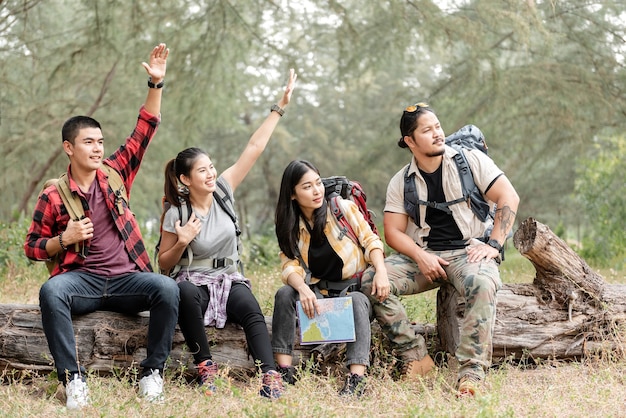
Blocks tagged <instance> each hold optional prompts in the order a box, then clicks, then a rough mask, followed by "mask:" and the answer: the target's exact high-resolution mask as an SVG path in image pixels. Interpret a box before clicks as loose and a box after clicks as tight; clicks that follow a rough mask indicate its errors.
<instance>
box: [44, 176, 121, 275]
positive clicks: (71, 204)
mask: <svg viewBox="0 0 626 418" xmlns="http://www.w3.org/2000/svg"><path fill="white" fill-rule="evenodd" d="M102 171H104V172H105V173H106V174H107V175H108V176H109V179H108V181H109V187H110V188H111V190H113V193H115V201H116V204H117V207H118V210H120V211H122V210H123V209H122V208H123V206H122V200H123V201H124V202H126V205H127V206H128V193H127V192H126V186H124V180H123V179H122V177H121V176H120V174H119V173H118V172H117V171H115V170H114V169H113V168H111V167H109V166H108V165H106V164H102ZM51 185H55V186H56V188H57V191H58V192H59V196H61V200H62V201H63V205H64V206H65V209H66V210H67V213H68V215H69V216H70V219H72V220H74V221H78V220H80V219H83V218H84V217H85V211H84V209H83V203H82V201H81V199H80V197H79V196H78V195H77V194H75V193H72V191H71V190H70V181H69V178H68V177H67V173H63V174H61V176H60V177H59V178H53V179H49V180H47V181H46V182H45V183H44V190H45V189H46V188H48V187H49V186H51ZM42 191H43V190H42ZM74 251H76V252H79V251H80V243H78V242H77V243H75V244H74ZM57 264H59V254H56V255H55V256H54V257H52V258H50V259H48V260H46V267H48V272H50V273H52V271H53V270H54V268H55V267H56V265H57Z"/></svg>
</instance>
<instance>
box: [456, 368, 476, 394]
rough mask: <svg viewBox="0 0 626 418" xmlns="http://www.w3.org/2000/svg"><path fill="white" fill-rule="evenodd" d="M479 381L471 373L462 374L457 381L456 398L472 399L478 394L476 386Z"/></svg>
mask: <svg viewBox="0 0 626 418" xmlns="http://www.w3.org/2000/svg"><path fill="white" fill-rule="evenodd" d="M480 381H481V379H480V378H479V377H478V376H476V375H474V374H471V373H467V374H464V375H463V376H461V378H460V379H459V383H458V393H457V395H456V397H457V398H473V397H475V396H477V394H478V385H479V384H480Z"/></svg>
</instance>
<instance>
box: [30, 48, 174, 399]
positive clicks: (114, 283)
mask: <svg viewBox="0 0 626 418" xmlns="http://www.w3.org/2000/svg"><path fill="white" fill-rule="evenodd" d="M168 55H169V50H168V49H167V48H166V46H165V44H160V45H157V46H156V47H154V49H153V50H152V52H151V54H150V59H149V63H145V62H144V63H143V64H142V65H143V66H144V68H145V69H146V71H147V73H148V75H149V76H150V78H149V80H148V87H149V88H148V95H147V98H146V101H145V104H144V105H143V106H142V107H141V109H140V111H139V117H138V120H137V125H136V126H135V129H134V130H133V132H132V134H131V135H130V137H128V138H127V139H126V142H125V143H124V144H123V145H122V146H120V147H119V148H118V149H117V150H116V151H115V152H114V153H113V154H112V155H111V156H110V157H108V158H104V137H103V135H102V130H101V127H100V124H99V123H98V122H97V121H96V120H94V119H92V118H90V117H87V116H74V117H72V118H70V119H68V120H67V121H66V122H65V124H64V125H63V129H62V136H63V150H64V151H65V153H66V154H67V155H68V157H69V159H70V164H69V166H68V169H67V175H68V179H69V187H70V190H71V191H72V194H73V195H78V196H79V197H80V200H81V202H82V206H83V209H84V212H85V216H84V217H83V219H77V220H73V219H70V216H69V214H68V210H67V208H66V207H65V205H64V204H63V202H62V200H61V197H60V195H59V192H58V190H57V188H56V187H55V186H50V187H48V188H46V189H45V190H44V191H43V192H42V194H41V195H40V196H39V199H38V201H37V206H36V207H35V212H34V215H33V221H32V223H31V226H30V228H29V231H28V235H27V236H26V242H25V244H24V252H25V254H26V256H27V257H28V258H30V259H33V260H47V259H50V258H53V257H57V256H58V259H59V263H58V265H57V266H56V267H55V269H54V270H53V271H52V275H51V277H50V279H49V280H48V281H46V283H44V284H43V286H41V290H40V292H39V304H40V307H41V317H42V323H43V329H44V332H45V334H46V338H47V340H48V347H49V349H50V352H51V353H52V357H53V358H54V362H55V366H56V369H57V373H58V377H59V380H60V381H61V382H63V384H65V386H66V394H67V407H68V408H70V409H80V408H82V407H84V406H86V405H88V404H89V393H88V389H87V384H86V380H85V377H86V376H85V369H84V367H83V365H82V364H80V362H79V358H78V352H79V349H78V347H77V346H76V338H75V336H74V330H73V327H72V315H82V314H87V313H89V312H94V311H96V310H105V311H115V312H122V313H136V312H140V311H145V310H149V311H150V324H149V326H148V343H147V357H146V359H145V360H143V361H142V362H141V367H142V374H141V380H140V382H139V391H140V395H142V396H144V397H145V398H146V399H148V400H150V401H159V400H161V399H162V396H163V393H162V392H163V380H162V373H163V367H164V365H165V361H166V360H167V357H168V356H169V353H170V350H171V348H172V339H173V336H174V328H175V326H176V321H177V319H178V300H179V295H178V287H177V285H176V283H175V282H174V281H173V280H172V279H170V278H169V277H166V276H163V275H161V274H157V273H153V272H152V266H151V265H150V258H149V256H148V253H147V251H146V248H145V245H144V243H143V239H142V237H141V232H140V230H139V225H138V224H137V221H136V220H135V217H134V215H133V213H132V212H131V211H130V208H129V207H128V205H127V203H126V200H124V199H122V198H121V197H120V196H119V195H116V193H115V191H113V190H112V189H111V187H110V186H109V181H108V179H107V174H106V172H105V171H103V170H102V164H106V165H107V166H109V167H111V168H112V169H113V170H115V171H117V172H118V173H119V175H120V176H121V178H122V179H123V182H124V186H125V188H126V190H127V191H128V194H130V190H131V187H132V184H133V181H134V180H135V177H136V175H137V172H138V170H139V166H140V164H141V160H142V158H143V157H144V155H145V153H146V150H147V148H148V145H149V144H150V141H151V140H152V138H153V137H154V134H155V133H156V130H157V127H158V125H159V123H160V112H161V94H162V87H163V84H164V81H163V80H164V77H165V69H166V63H167V57H168ZM118 193H119V191H118Z"/></svg>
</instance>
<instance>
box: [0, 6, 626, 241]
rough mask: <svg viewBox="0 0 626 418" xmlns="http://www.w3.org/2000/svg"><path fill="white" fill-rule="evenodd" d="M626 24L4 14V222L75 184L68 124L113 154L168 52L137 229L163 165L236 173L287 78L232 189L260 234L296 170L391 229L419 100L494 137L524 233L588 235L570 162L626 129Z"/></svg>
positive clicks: (368, 10) (211, 9)
mask: <svg viewBox="0 0 626 418" xmlns="http://www.w3.org/2000/svg"><path fill="white" fill-rule="evenodd" d="M625 12H626V4H625V3H624V2H621V1H616V0H609V1H599V0H596V1H589V0H570V1H567V2H565V1H505V2H502V1H499V0H469V1H468V0H452V1H447V2H433V1H429V0H427V1H422V2H406V1H399V0H391V1H385V2H376V1H370V2H363V1H361V0H342V1H331V2H327V1H318V0H313V1H307V2H289V1H286V0H280V1H274V0H236V1H224V0H206V1H202V2H190V1H188V0H175V1H171V2H159V4H158V7H154V2H153V1H150V0H136V1H133V2H123V1H121V0H96V1H92V0H89V1H88V0H67V1H64V2H41V1H38V0H5V1H3V2H0V59H1V60H2V62H3V65H2V66H0V83H1V85H2V86H3V88H2V91H1V92H0V137H1V138H2V142H1V143H0V153H2V155H3V159H2V160H0V170H1V171H2V172H3V180H2V182H0V193H2V196H3V202H2V203H0V220H3V221H4V222H9V221H10V220H12V219H16V218H17V217H19V216H24V215H25V214H26V215H30V210H31V208H32V206H33V204H34V200H35V198H36V195H37V192H38V190H39V188H40V187H41V184H42V183H43V181H44V180H45V179H46V178H49V177H54V176H57V175H58V174H59V173H60V172H62V171H63V170H64V169H65V168H66V164H67V160H66V159H65V156H63V155H62V152H61V150H60V147H59V142H60V141H59V130H60V126H61V125H62V123H63V121H64V120H65V119H66V118H67V117H69V116H71V115H73V114H78V113H80V114H91V115H93V116H94V117H95V118H96V119H98V120H99V121H100V122H101V124H102V126H103V130H104V136H105V138H107V142H106V144H107V145H106V147H107V150H112V149H113V148H114V147H116V146H117V145H118V144H119V143H121V141H122V140H123V138H125V137H126V136H127V135H128V134H129V132H130V129H132V126H133V123H134V119H135V116H136V114H137V109H138V108H139V105H140V104H141V102H142V100H143V97H144V95H145V89H146V86H145V72H144V70H143V68H141V65H140V62H141V61H143V60H145V59H146V58H147V55H148V52H149V49H150V48H151V47H152V46H153V45H154V44H156V43H157V42H161V41H165V42H167V44H168V46H169V47H170V49H171V55H170V61H169V63H168V74H167V81H166V87H165V91H164V98H163V108H162V117H163V119H162V124H161V126H160V128H159V132H158V134H157V136H156V139H155V141H154V142H153V144H151V146H150V149H149V151H148V154H147V157H146V158H145V159H144V161H143V163H142V168H141V171H140V174H139V176H138V178H137V181H136V183H135V185H134V187H133V191H132V200H131V204H132V206H133V210H134V211H135V212H136V213H137V215H138V217H139V218H141V219H156V218H157V217H158V215H159V214H160V207H161V206H160V198H161V195H162V188H163V166H164V164H165V163H166V161H168V160H169V159H170V158H173V157H174V156H175V155H176V153H177V152H178V151H180V150H181V149H182V148H184V147H187V146H191V145H195V146H201V147H203V148H206V149H207V150H208V151H209V152H210V153H211V157H212V159H213V160H214V162H215V163H216V166H217V168H218V170H219V171H223V170H224V169H225V168H227V167H228V166H229V165H231V164H232V163H233V162H234V161H236V159H237V157H238V155H239V153H240V152H241V150H242V149H243V146H244V144H245V143H246V140H247V138H248V137H249V136H250V134H251V133H252V132H253V131H254V129H255V128H256V127H257V126H258V125H259V124H260V122H261V120H262V119H263V118H264V117H265V116H266V114H267V112H268V110H269V107H270V105H271V104H272V103H273V102H274V101H275V100H276V99H277V97H279V94H280V90H281V88H282V84H284V82H285V76H286V74H287V71H288V68H290V67H293V68H295V69H296V71H297V72H298V73H299V79H298V83H297V90H296V92H295V93H294V99H293V103H292V105H290V107H289V109H288V111H287V114H286V115H285V117H284V118H283V119H281V122H280V124H279V126H278V128H277V130H276V131H275V133H274V135H273V139H272V141H271V142H270V144H269V146H268V149H267V151H266V152H265V153H264V154H263V156H262V157H261V159H260V161H259V162H258V163H257V165H256V166H255V167H254V168H253V170H252V171H251V173H250V175H249V176H248V177H247V178H246V181H245V182H244V183H243V184H242V185H241V186H240V187H239V188H238V190H237V196H236V198H237V205H238V211H239V213H240V215H241V217H242V220H243V222H242V224H244V225H245V226H246V229H247V230H246V231H245V233H246V234H248V235H249V236H253V235H255V234H256V233H257V232H258V231H263V228H265V225H266V224H267V223H268V222H271V220H272V217H273V209H274V204H275V202H276V196H277V191H278V185H279V181H280V175H281V173H282V170H283V168H284V167H285V166H286V164H287V163H288V162H289V161H290V160H292V159H294V158H306V159H309V160H311V161H312V162H314V163H315V164H316V165H318V166H319V168H320V169H321V171H322V173H323V175H325V176H327V175H334V174H336V175H340V174H343V175H347V176H349V177H351V178H354V179H357V180H360V181H361V182H362V184H363V185H364V187H365V189H366V190H367V192H368V206H369V207H371V208H372V209H374V210H376V211H377V212H379V213H381V212H382V208H383V205H384V197H385V190H386V185H387V182H388V180H389V179H390V178H391V176H392V175H393V174H394V173H395V172H396V171H397V170H399V169H400V168H401V166H402V165H403V164H405V163H406V162H407V161H408V159H409V155H408V153H407V152H406V151H404V150H400V149H399V148H398V147H396V146H395V143H396V141H397V138H398V132H399V131H398V128H397V126H398V121H399V117H400V114H401V109H402V108H404V107H405V106H406V104H408V103H414V102H416V101H421V100H426V101H429V102H430V103H431V105H433V106H434V108H435V109H437V111H438V114H439V115H440V118H441V120H442V124H443V126H444V128H445V130H446V132H452V131H454V130H456V129H457V128H459V127H460V126H462V125H464V124H466V123H474V124H476V125H477V126H479V127H480V128H481V129H482V130H483V132H484V133H485V135H486V137H487V142H488V144H489V145H490V155H492V157H493V158H494V160H495V161H496V163H497V164H498V165H499V166H500V167H501V168H502V169H503V170H504V171H505V173H506V174H507V176H508V177H509V178H510V179H511V181H512V183H513V184H514V185H515V187H516V189H517V190H518V192H519V194H520V196H521V199H522V201H521V205H520V209H519V213H518V218H519V220H523V219H525V218H526V217H528V216H532V217H535V218H537V219H540V220H541V221H542V222H544V223H546V224H548V225H557V224H560V223H562V225H563V229H564V232H565V233H567V232H570V231H572V230H577V229H579V228H580V227H581V226H584V225H581V222H582V219H581V217H580V216H579V214H580V212H581V210H582V202H581V201H580V200H578V199H576V198H575V196H574V187H575V181H576V176H577V175H582V174H583V173H580V172H578V171H576V166H575V164H571V163H570V162H571V161H572V155H573V156H574V158H575V157H576V156H584V155H585V154H586V153H587V151H588V145H589V143H590V141H591V139H592V138H594V137H596V136H603V137H606V136H611V135H615V133H616V132H623V130H624V127H625V125H626V119H625V118H624V117H623V109H624V108H626V90H625V89H626V86H625V83H624V82H625V81H626V71H625V68H624V52H625V51H624V41H625V39H626V34H625V31H626V25H624V22H623V19H624V17H623V16H624V13H625ZM590 138H591V139H590ZM33 150H36V153H34V152H33ZM611 173H612V174H611V175H613V176H617V179H615V181H619V178H620V177H619V175H618V174H617V172H615V171H613V172H611ZM599 216H605V214H604V213H602V214H600V213H597V215H596V217H599ZM606 216H610V214H606ZM607 222H609V223H611V220H610V219H609V220H608V221H607ZM559 228H560V227H559ZM600 251H601V252H604V249H600Z"/></svg>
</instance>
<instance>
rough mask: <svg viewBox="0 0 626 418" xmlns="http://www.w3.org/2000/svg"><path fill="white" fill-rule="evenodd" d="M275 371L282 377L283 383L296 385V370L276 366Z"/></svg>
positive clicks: (289, 367) (290, 367)
mask: <svg viewBox="0 0 626 418" xmlns="http://www.w3.org/2000/svg"><path fill="white" fill-rule="evenodd" d="M276 371H278V373H280V375H281V376H282V377H283V381H284V382H285V383H288V384H290V385H295V384H296V368H295V367H293V366H287V367H282V366H277V367H276Z"/></svg>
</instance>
